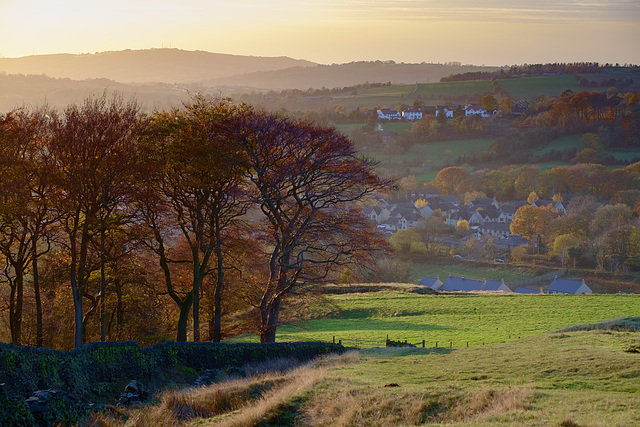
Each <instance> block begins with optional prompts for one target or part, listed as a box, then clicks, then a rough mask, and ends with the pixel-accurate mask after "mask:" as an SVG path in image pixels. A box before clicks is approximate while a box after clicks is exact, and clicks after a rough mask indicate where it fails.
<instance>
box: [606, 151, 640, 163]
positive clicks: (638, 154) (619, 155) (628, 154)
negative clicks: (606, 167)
mask: <svg viewBox="0 0 640 427" xmlns="http://www.w3.org/2000/svg"><path fill="white" fill-rule="evenodd" d="M606 153H607V154H609V155H611V156H613V157H614V158H615V159H616V160H622V161H625V162H629V163H631V162H634V161H637V160H638V159H640V151H639V150H637V149H636V150H624V149H614V150H606Z"/></svg>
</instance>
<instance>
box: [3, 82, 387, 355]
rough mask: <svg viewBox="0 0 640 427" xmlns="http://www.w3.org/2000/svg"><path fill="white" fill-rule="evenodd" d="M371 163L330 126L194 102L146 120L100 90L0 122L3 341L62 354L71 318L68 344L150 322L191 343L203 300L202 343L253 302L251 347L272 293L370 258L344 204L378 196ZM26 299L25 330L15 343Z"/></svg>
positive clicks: (129, 332)
mask: <svg viewBox="0 0 640 427" xmlns="http://www.w3.org/2000/svg"><path fill="white" fill-rule="evenodd" d="M374 168H375V163H373V162H372V161H370V160H368V159H364V158H361V157H359V156H357V155H356V152H355V149H354V148H353V145H352V144H351V142H350V141H349V140H348V139H347V138H346V137H344V136H343V135H341V134H339V133H337V132H336V131H335V130H334V129H332V128H327V127H323V126H319V125H315V124H312V123H310V122H304V121H299V120H292V119H288V118H285V117H282V116H278V115H275V114H269V113H265V112H262V111H257V110H255V109H253V108H251V107H249V106H246V105H236V104H233V103H232V102H231V101H230V100H210V99H206V98H205V97H203V96H195V97H193V99H192V100H191V101H190V102H189V103H186V104H185V105H184V106H183V108H180V109H175V110H172V111H169V112H166V111H158V112H156V113H154V114H153V115H151V116H145V115H142V114H141V113H140V108H139V106H138V105H137V104H136V103H135V102H125V101H123V100H122V98H120V97H118V96H113V97H111V98H109V97H107V96H106V94H105V95H103V96H102V97H95V98H89V99H86V100H85V101H84V103H82V104H80V105H75V104H74V105H69V106H68V107H67V108H66V109H64V111H57V110H53V109H50V108H46V107H43V108H40V109H38V110H28V109H20V110H15V111H12V112H9V113H7V114H4V115H2V116H1V117H0V177H1V178H0V179H1V184H0V262H2V267H3V268H2V270H1V271H0V302H2V306H1V307H0V309H1V310H2V311H5V310H6V312H7V318H8V320H9V322H8V323H9V330H10V339H11V341H12V342H13V343H15V344H24V343H26V342H29V343H34V344H36V345H43V344H45V343H46V344H48V345H50V346H51V345H53V341H54V340H55V338H54V337H52V336H48V337H46V336H45V335H47V334H49V335H54V334H57V335H58V336H57V338H58V342H57V343H56V344H57V346H59V347H64V346H66V345H68V343H61V342H60V341H59V340H61V339H62V338H63V337H65V336H68V335H69V333H68V331H65V327H64V326H61V325H63V324H64V323H65V320H71V319H73V345H74V346H75V347H77V346H80V345H82V344H83V342H85V341H86V340H87V338H88V337H89V336H90V337H91V338H92V339H97V335H98V334H97V333H96V331H97V330H99V331H100V333H99V336H100V339H102V340H106V339H107V337H113V336H114V337H115V338H118V339H122V338H129V339H143V338H144V339H147V340H153V339H156V340H157V339H161V337H162V336H166V331H164V330H162V327H161V326H160V327H153V326H152V325H151V324H152V323H154V322H158V324H161V323H162V324H167V325H168V324H169V323H174V325H177V326H175V331H176V339H177V340H180V341H184V340H186V339H187V333H188V329H189V325H188V322H189V320H190V319H191V320H192V321H193V326H192V328H193V339H194V340H196V341H198V340H201V339H202V336H201V324H200V322H201V314H202V313H201V310H202V302H203V301H206V308H205V311H206V313H207V317H208V319H209V328H208V330H209V339H211V340H214V341H219V340H220V339H221V338H222V335H223V334H222V329H221V326H222V315H223V313H225V312H226V313H229V312H230V311H231V310H232V308H231V307H232V305H233V304H236V305H237V306H238V307H240V309H247V308H248V307H254V311H253V313H255V314H256V316H257V317H258V320H257V321H256V324H257V325H258V326H257V329H258V332H259V334H260V339H261V341H263V342H269V341H274V340H275V332H276V326H277V324H278V318H279V314H280V311H281V308H282V306H283V302H284V300H285V298H286V297H287V296H289V295H291V294H295V293H299V292H301V291H302V290H303V289H305V288H304V287H305V286H307V285H308V284H314V283H319V282H321V281H322V280H324V279H325V278H327V277H329V275H330V274H332V273H333V271H334V267H335V266H341V265H344V264H348V263H351V262H354V261H356V262H360V263H362V262H365V261H367V260H368V259H370V258H371V257H372V256H373V254H374V253H375V252H377V251H379V250H381V249H384V248H385V243H384V240H383V239H382V238H381V237H379V236H378V235H377V234H376V232H375V230H372V229H371V228H370V227H369V226H368V224H367V222H366V221H365V220H364V218H363V216H362V215H361V212H360V210H359V209H357V207H356V203H355V202H357V201H358V200H360V199H362V198H363V197H365V196H366V195H367V194H369V193H372V192H379V191H384V190H385V189H387V188H388V187H389V186H390V183H389V182H388V181H386V180H384V179H381V178H379V177H378V176H377V175H376V174H375V173H374ZM43 297H44V298H45V299H46V300H47V304H43ZM203 298H204V300H203ZM27 300H28V301H30V306H33V307H34V311H35V312H36V316H35V322H34V323H35V324H36V325H35V326H33V325H32V324H31V322H28V323H29V330H30V331H32V330H35V331H36V333H35V334H33V333H31V334H30V335H29V337H28V338H25V336H24V334H23V330H24V328H23V325H24V322H25V313H24V306H25V301H27ZM69 300H71V301H72V305H73V308H72V310H70V309H69V308H70V307H69V303H70V301H69ZM169 301H170V302H169ZM43 306H46V307H43ZM51 307H57V310H58V311H57V312H56V313H55V315H51V313H50V312H51ZM47 310H49V313H50V317H49V318H48V319H45V318H46V313H45V312H46V311H47ZM62 316H69V318H68V319H63V318H61V317H62ZM127 316H128V317H127ZM29 318H30V316H29ZM134 318H135V319H137V320H136V321H137V322H138V323H137V325H136V326H135V327H134V325H133V319H134ZM176 318H177V319H176ZM54 323H55V325H54ZM98 324H99V327H98V326H97V325H98ZM114 329H115V330H116V332H117V333H115V334H114V335H112V332H114ZM144 333H146V334H147V335H148V336H146V337H141V336H137V335H136V334H144ZM33 336H35V338H33ZM150 336H155V338H150Z"/></svg>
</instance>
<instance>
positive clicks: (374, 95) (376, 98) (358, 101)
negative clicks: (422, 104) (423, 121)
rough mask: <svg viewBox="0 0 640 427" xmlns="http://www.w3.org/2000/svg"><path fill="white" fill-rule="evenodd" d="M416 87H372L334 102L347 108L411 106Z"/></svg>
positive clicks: (336, 99)
mask: <svg viewBox="0 0 640 427" xmlns="http://www.w3.org/2000/svg"><path fill="white" fill-rule="evenodd" d="M415 90H416V85H415V84H412V85H392V86H382V87H373V88H369V89H365V90H363V91H360V92H359V93H358V94H356V95H350V96H348V97H337V98H335V101H336V102H338V103H340V104H341V105H343V106H345V107H347V108H356V107H360V108H375V107H376V106H378V105H379V106H381V107H384V108H395V107H396V105H398V104H403V103H404V104H413V100H414V99H415V95H414V92H415Z"/></svg>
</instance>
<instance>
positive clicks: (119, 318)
mask: <svg viewBox="0 0 640 427" xmlns="http://www.w3.org/2000/svg"><path fill="white" fill-rule="evenodd" d="M116 298H117V304H116V340H119V339H120V335H121V330H122V326H123V325H124V309H123V307H122V282H121V281H120V279H116Z"/></svg>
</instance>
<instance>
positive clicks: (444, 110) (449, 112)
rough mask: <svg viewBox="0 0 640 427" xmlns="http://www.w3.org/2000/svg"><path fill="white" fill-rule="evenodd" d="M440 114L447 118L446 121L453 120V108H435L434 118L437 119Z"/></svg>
mask: <svg viewBox="0 0 640 427" xmlns="http://www.w3.org/2000/svg"><path fill="white" fill-rule="evenodd" d="M441 112H442V113H444V115H445V117H447V118H448V119H452V118H453V112H454V109H453V108H449V107H436V117H438V116H439V115H440V113H441Z"/></svg>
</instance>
